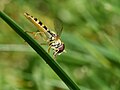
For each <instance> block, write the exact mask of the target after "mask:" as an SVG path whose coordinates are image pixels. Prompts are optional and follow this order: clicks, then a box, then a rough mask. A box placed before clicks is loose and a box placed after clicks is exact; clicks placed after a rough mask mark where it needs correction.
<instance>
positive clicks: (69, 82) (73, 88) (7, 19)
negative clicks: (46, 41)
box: [0, 11, 80, 90]
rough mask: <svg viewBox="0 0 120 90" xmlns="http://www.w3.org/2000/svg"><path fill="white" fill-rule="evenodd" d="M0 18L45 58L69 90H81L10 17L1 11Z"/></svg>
mask: <svg viewBox="0 0 120 90" xmlns="http://www.w3.org/2000/svg"><path fill="white" fill-rule="evenodd" d="M0 17H1V18H2V19H3V20H4V21H5V22H6V23H7V24H8V25H9V26H10V27H11V28H12V29H13V30H14V31H15V32H16V33H17V34H19V35H20V36H21V37H22V38H23V39H24V40H25V41H26V42H27V43H28V44H29V45H30V46H31V47H32V48H33V49H34V50H35V51H36V52H37V53H38V54H39V55H40V56H41V57H42V58H43V60H44V61H45V62H46V63H47V64H48V65H49V66H50V67H51V68H52V69H53V70H54V71H55V72H56V74H57V75H58V76H59V77H60V78H61V79H62V80H63V82H64V83H65V84H66V85H67V86H68V88H69V89H71V90H80V89H79V87H78V86H77V84H75V82H74V81H73V80H71V78H70V77H69V76H68V75H67V74H66V73H65V72H64V71H63V69H62V68H61V67H60V65H59V64H58V63H57V62H56V61H55V60H53V59H52V58H51V57H50V56H49V54H48V53H47V52H46V51H45V50H44V49H43V48H42V47H41V46H40V45H39V44H38V43H37V42H36V41H35V40H34V39H32V38H31V37H30V36H29V35H28V34H27V33H25V32H24V31H23V29H22V28H21V27H20V26H19V25H18V24H17V23H15V22H14V21H13V20H12V19H11V18H10V17H8V16H7V15H6V14H5V13H4V12H1V11H0Z"/></svg>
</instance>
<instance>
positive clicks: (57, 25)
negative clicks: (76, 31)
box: [54, 19, 63, 37]
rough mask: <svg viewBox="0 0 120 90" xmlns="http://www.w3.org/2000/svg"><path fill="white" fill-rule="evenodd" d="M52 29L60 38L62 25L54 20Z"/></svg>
mask: <svg viewBox="0 0 120 90" xmlns="http://www.w3.org/2000/svg"><path fill="white" fill-rule="evenodd" d="M54 29H55V31H56V34H57V35H58V37H60V35H61V33H62V30H63V25H62V22H61V21H60V20H58V19H54Z"/></svg>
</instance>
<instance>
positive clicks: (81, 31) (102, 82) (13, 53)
mask: <svg viewBox="0 0 120 90" xmlns="http://www.w3.org/2000/svg"><path fill="white" fill-rule="evenodd" d="M0 10H1V11H4V12H5V13H6V14H7V15H9V16H10V17H11V18H12V19H13V20H15V21H16V22H17V23H18V24H19V25H20V26H21V27H22V28H24V30H27V31H36V30H37V28H36V27H35V26H34V25H33V24H31V23H30V22H29V21H28V20H27V19H26V18H25V17H24V15H23V13H24V12H28V13H30V14H31V15H33V16H34V17H37V18H38V19H40V20H41V21H42V22H44V23H45V25H47V26H48V27H49V28H50V29H52V30H53V29H54V23H55V22H54V19H56V18H57V19H58V20H60V21H61V22H62V24H63V32H62V35H61V39H62V41H63V42H64V43H65V45H66V51H67V53H63V54H62V55H60V56H58V57H57V62H58V63H59V64H60V65H61V67H62V68H63V69H64V70H65V72H67V74H68V75H69V76H70V77H71V78H72V79H73V80H74V81H75V82H76V83H77V84H78V85H79V87H80V88H81V90H120V1H119V0H0ZM58 28H60V27H59V26H58ZM38 42H40V41H38ZM42 47H43V48H44V49H45V50H46V51H47V46H42ZM51 53H52V51H51ZM51 53H50V55H52V54H51ZM0 90H68V88H67V86H66V85H65V84H64V83H63V82H62V80H60V78H59V77H58V76H57V75H56V74H55V73H54V72H53V70H52V69H51V68H50V67H49V66H48V65H47V64H46V63H45V62H44V61H43V60H42V58H40V57H39V56H38V55H37V54H36V53H35V52H34V50H33V49H32V48H31V47H30V46H29V45H28V44H27V43H26V42H25V41H24V40H23V39H22V38H21V37H20V36H18V35H17V34H16V33H15V32H14V31H13V30H12V29H11V28H10V27H9V26H8V25H7V24H6V23H5V22H4V21H3V20H2V19H1V18H0Z"/></svg>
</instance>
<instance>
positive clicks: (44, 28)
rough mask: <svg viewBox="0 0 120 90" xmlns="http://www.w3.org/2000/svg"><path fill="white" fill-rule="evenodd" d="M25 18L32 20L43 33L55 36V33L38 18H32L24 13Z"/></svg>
mask: <svg viewBox="0 0 120 90" xmlns="http://www.w3.org/2000/svg"><path fill="white" fill-rule="evenodd" d="M24 15H25V17H26V18H27V19H28V20H30V21H31V22H32V23H33V24H34V25H35V26H36V27H37V28H38V29H39V30H40V31H41V32H44V33H46V32H47V33H49V34H50V35H53V33H52V32H51V31H50V30H49V29H48V28H47V27H46V26H45V25H43V23H42V22H41V21H39V20H38V19H37V18H35V17H33V16H31V15H30V14H28V13H24Z"/></svg>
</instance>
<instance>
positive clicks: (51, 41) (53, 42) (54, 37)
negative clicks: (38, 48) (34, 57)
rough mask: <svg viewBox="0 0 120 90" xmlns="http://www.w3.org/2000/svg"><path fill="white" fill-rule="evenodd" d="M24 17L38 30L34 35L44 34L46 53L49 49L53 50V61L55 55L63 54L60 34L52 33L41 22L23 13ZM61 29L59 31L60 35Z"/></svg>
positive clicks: (63, 46)
mask: <svg viewBox="0 0 120 90" xmlns="http://www.w3.org/2000/svg"><path fill="white" fill-rule="evenodd" d="M24 16H25V17H26V18H27V19H28V20H29V21H31V22H32V23H33V24H34V25H35V26H36V27H37V28H38V29H39V30H38V32H36V34H35V35H37V34H38V33H39V34H42V33H43V34H44V35H45V36H46V37H47V40H46V42H47V45H48V46H49V47H48V53H49V52H50V49H51V48H52V49H53V58H54V59H55V58H56V56H57V55H60V54H61V53H62V52H65V44H64V43H63V42H62V41H61V39H60V34H59V33H58V32H57V33H55V32H53V31H51V30H50V29H48V28H47V26H45V25H43V23H42V22H41V21H39V20H38V19H37V18H35V17H33V16H31V15H30V14H28V13H24ZM61 31H62V29H61V30H60V31H59V32H60V33H61Z"/></svg>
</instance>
